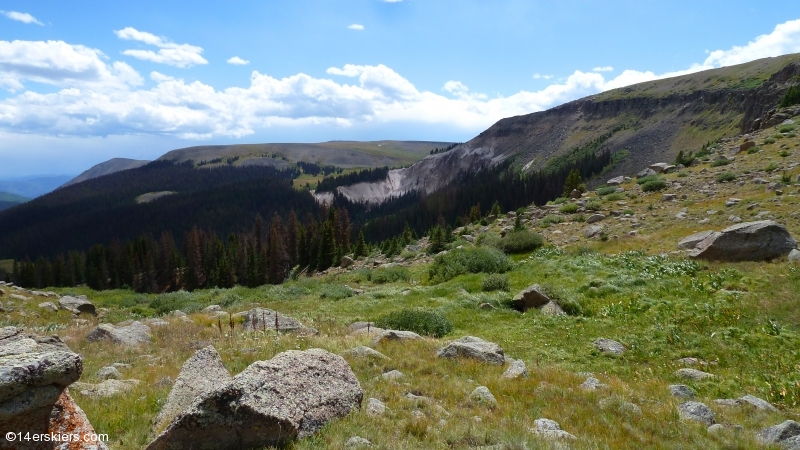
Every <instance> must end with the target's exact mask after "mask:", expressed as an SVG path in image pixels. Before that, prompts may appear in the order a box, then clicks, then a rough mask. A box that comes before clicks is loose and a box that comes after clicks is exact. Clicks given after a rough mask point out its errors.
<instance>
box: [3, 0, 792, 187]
mask: <svg viewBox="0 0 800 450" xmlns="http://www.w3.org/2000/svg"><path fill="white" fill-rule="evenodd" d="M7 3H8V5H4V6H3V9H2V11H0V14H2V16H0V24H2V26H0V158H2V160H3V161H5V163H4V164H2V165H0V177H2V178H9V177H12V176H18V177H22V176H31V175H37V174H77V173H79V172H81V171H83V170H85V169H87V168H89V167H90V166H92V165H94V164H97V163H99V162H102V161H105V160H108V159H110V158H114V157H126V158H134V159H154V158H156V157H158V156H160V155H161V154H163V153H165V152H166V151H169V150H172V149H175V148H181V147H190V146H194V145H211V144H229V143H253V142H318V141H328V140H384V139H387V140H389V139H397V140H436V141H466V140H469V139H471V138H472V137H474V136H475V135H477V134H478V133H480V132H481V131H483V130H484V129H486V128H488V127H489V126H491V125H492V124H493V123H494V122H496V121H497V120H499V119H502V118H504V117H509V116H514V115H520V114H528V113H532V112H537V111H543V110H546V109H549V108H551V107H554V106H557V105H559V104H562V103H565V102H568V101H571V100H575V99H577V98H581V97H584V96H587V95H591V94H595V93H599V92H603V91H606V90H609V89H614V88H618V87H622V86H627V85H630V84H635V83H638V82H643V81H649V80H654V79H659V78H666V77H669V76H677V75H682V74H686V73H692V72H697V71H700V70H706V69H711V68H716V67H723V66H728V65H733V64H739V63H743V62H747V61H752V60H754V59H759V58H763V57H767V56H778V55H782V54H788V53H796V52H800V19H797V18H796V17H791V16H787V13H786V12H785V11H787V10H789V9H790V8H789V7H788V6H789V2H775V3H774V4H771V5H768V6H764V7H759V8H758V10H757V11H758V14H755V15H748V14H743V13H742V11H743V10H746V9H747V8H746V7H744V6H743V5H749V4H745V3H744V2H727V3H725V5H728V8H727V9H726V11H727V12H720V14H719V15H720V16H722V17H721V19H720V20H719V22H724V24H725V26H724V27H720V26H718V24H717V23H716V22H715V23H713V24H712V23H704V24H703V26H704V28H700V29H699V30H697V29H696V28H697V26H696V25H697V23H698V21H699V19H701V18H702V11H701V12H696V13H695V14H686V15H685V16H682V17H678V16H677V15H676V14H675V13H673V14H671V15H664V11H665V8H666V7H661V6H659V5H637V4H634V3H632V2H614V4H613V5H609V4H605V5H600V6H598V5H596V4H593V5H586V4H584V2H565V3H564V4H559V5H558V6H553V5H546V4H545V2H518V1H506V2H499V3H497V4H496V5H491V6H489V5H484V4H481V3H480V2H472V1H464V2H451V1H442V2H425V1H411V0H403V1H383V0H363V1H353V2H347V3H344V4H343V3H335V2H329V1H299V2H292V3H289V4H286V3H284V2H266V3H264V2H239V3H237V4H236V5H226V6H225V7H221V6H219V5H215V4H213V3H211V2H209V3H203V2H200V3H198V4H193V5H196V6H194V7H193V8H190V9H191V10H190V11H189V10H186V8H184V9H183V10H182V9H181V8H180V5H181V4H180V3H175V4H171V5H159V4H157V3H155V2H152V3H150V2H144V3H143V4H142V7H140V8H133V7H132V6H131V5H123V6H121V7H120V8H115V9H114V10H111V9H110V8H108V7H106V6H105V5H102V4H100V3H87V4H81V5H62V4H60V3H59V2H42V3H40V4H37V5H34V6H33V7H31V6H29V5H26V4H24V3H23V2H15V1H10V2H7ZM681 4H686V5H690V4H689V3H688V2H683V3H681V2H679V3H677V4H672V6H671V7H669V8H666V9H668V10H679V9H681ZM722 4H723V3H721V2H711V3H708V4H706V5H703V6H695V7H694V8H695V9H701V10H713V9H714V8H715V7H716V6H719V5H722ZM182 5H183V6H187V5H188V4H187V3H184V4H182ZM465 5H466V6H465ZM565 5H566V6H565ZM731 5H733V7H731ZM738 5H742V7H741V8H737V7H736V6H738ZM577 6H580V7H577ZM448 7H449V9H448ZM729 10H735V14H734V13H733V12H731V11H729ZM87 11H92V13H91V14H89V13H87ZM656 16H659V19H660V21H659V22H658V23H657V24H653V25H652V26H651V27H650V29H649V34H641V35H636V37H635V38H633V36H631V35H629V34H627V33H628V32H636V31H637V30H639V29H640V28H642V27H645V26H644V25H643V24H646V23H647V20H646V19H647V18H651V19H652V18H654V17H656ZM543 17H546V18H547V20H545V19H544V18H543ZM734 17H736V18H738V19H737V20H744V21H746V22H747V24H749V26H736V25H737V23H736V22H735V21H734V20H733V19H732V18H734ZM612 18H613V20H612ZM727 19H730V20H727ZM593 21H595V22H596V21H600V22H602V23H605V24H606V25H607V26H606V27H605V28H604V29H602V30H600V31H598V30H597V29H596V28H593V29H588V30H587V29H585V28H582V24H587V23H592V22H593ZM700 22H702V20H700ZM620 27H621V28H623V29H624V30H627V31H626V32H621V31H620ZM665 27H673V29H674V30H677V31H679V33H674V34H670V35H669V36H670V39H663V35H662V36H659V31H661V29H662V28H665ZM198 28H199V29H198ZM645 28H646V27H645ZM204 29H205V31H204ZM687 30H693V31H692V32H689V31H687ZM639 32H640V33H643V31H639ZM248 33H251V34H250V36H249V37H248ZM673 36H675V37H674V38H673ZM264 42H267V43H275V42H277V43H278V44H279V45H273V46H271V47H269V51H265V50H264V49H263V48H262V46H263V43H264ZM620 42H624V43H625V45H623V44H621V43H620ZM700 48H703V50H702V51H700V50H699V49H700ZM522 56H524V57H522ZM426 69H427V70H426ZM20 149H24V151H23V150H20Z"/></svg>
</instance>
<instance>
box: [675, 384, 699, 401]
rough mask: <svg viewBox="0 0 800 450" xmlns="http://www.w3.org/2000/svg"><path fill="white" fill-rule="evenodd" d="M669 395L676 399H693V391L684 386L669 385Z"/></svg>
mask: <svg viewBox="0 0 800 450" xmlns="http://www.w3.org/2000/svg"><path fill="white" fill-rule="evenodd" d="M669 393H670V394H672V396H673V397H678V398H694V391H693V390H692V389H691V388H690V387H689V386H686V385H685V384H671V385H669Z"/></svg>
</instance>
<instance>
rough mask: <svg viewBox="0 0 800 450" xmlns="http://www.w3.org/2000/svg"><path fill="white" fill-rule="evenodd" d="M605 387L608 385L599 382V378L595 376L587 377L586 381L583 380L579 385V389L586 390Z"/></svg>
mask: <svg viewBox="0 0 800 450" xmlns="http://www.w3.org/2000/svg"><path fill="white" fill-rule="evenodd" d="M607 387H608V385H607V384H603V383H601V382H600V380H598V379H597V378H595V377H589V378H587V379H586V381H584V382H583V383H581V385H580V388H581V389H584V390H587V391H595V390H598V389H605V388H607Z"/></svg>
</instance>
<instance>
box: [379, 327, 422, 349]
mask: <svg viewBox="0 0 800 450" xmlns="http://www.w3.org/2000/svg"><path fill="white" fill-rule="evenodd" d="M415 339H422V336H420V335H418V334H417V333H414V332H413V331H403V330H384V331H383V332H382V333H381V334H379V335H377V336H375V337H374V338H373V339H372V345H373V346H375V345H378V344H380V343H381V342H387V341H412V340H415Z"/></svg>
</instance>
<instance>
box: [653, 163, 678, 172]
mask: <svg viewBox="0 0 800 450" xmlns="http://www.w3.org/2000/svg"><path fill="white" fill-rule="evenodd" d="M674 168H675V166H673V165H671V164H667V163H655V164H650V170H652V171H653V172H655V173H667V172H669V171H670V170H672V169H674Z"/></svg>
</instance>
